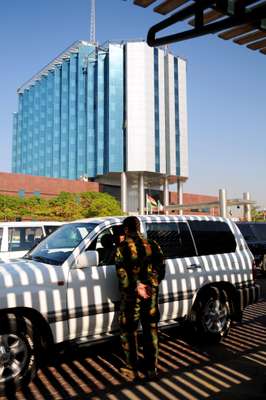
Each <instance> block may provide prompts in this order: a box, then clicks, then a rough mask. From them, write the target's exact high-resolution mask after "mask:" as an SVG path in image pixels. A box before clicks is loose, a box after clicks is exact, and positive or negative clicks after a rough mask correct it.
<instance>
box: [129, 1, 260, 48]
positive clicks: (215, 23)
mask: <svg viewBox="0 0 266 400" xmlns="http://www.w3.org/2000/svg"><path fill="white" fill-rule="evenodd" d="M133 3H134V4H135V5H137V6H140V7H148V6H153V7H154V6H155V7H154V8H153V10H154V12H156V13H159V14H162V15H169V16H168V17H167V18H166V19H164V20H163V21H161V22H159V23H158V24H156V25H154V26H152V27H151V28H150V29H149V32H148V35H147V42H148V44H149V45H150V46H162V45H166V44H169V43H174V42H179V41H182V40H187V39H192V38H194V37H199V36H203V35H207V34H210V33H216V34H218V36H219V37H220V38H222V39H224V40H230V39H232V41H233V42H234V43H237V44H239V45H246V46H247V47H248V48H249V49H251V50H259V51H260V52H261V53H262V54H266V1H261V0H216V1H214V0H133ZM178 22H187V23H188V24H189V25H190V26H191V27H190V28H189V29H187V30H185V31H181V32H178V33H175V34H170V35H165V36H160V37H157V34H158V33H161V31H163V30H164V29H166V28H169V27H172V26H173V25H175V24H177V23H178Z"/></svg>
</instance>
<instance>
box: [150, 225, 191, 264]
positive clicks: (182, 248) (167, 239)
mask: <svg viewBox="0 0 266 400" xmlns="http://www.w3.org/2000/svg"><path fill="white" fill-rule="evenodd" d="M146 230H147V237H148V239H153V240H155V241H156V242H157V243H158V244H159V245H160V247H161V249H162V251H163V254H164V257H165V258H177V257H192V256H195V255H196V252H195V247H194V244H193V240H192V237H191V234H190V231H189V228H188V226H187V224H186V223H185V222H180V223H178V224H177V223H175V222H163V223H156V222H151V223H148V222H147V223H146Z"/></svg>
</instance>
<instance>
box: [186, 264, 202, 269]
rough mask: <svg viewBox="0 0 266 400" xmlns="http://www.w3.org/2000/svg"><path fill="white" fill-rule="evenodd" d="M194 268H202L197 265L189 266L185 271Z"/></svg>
mask: <svg viewBox="0 0 266 400" xmlns="http://www.w3.org/2000/svg"><path fill="white" fill-rule="evenodd" d="M195 268H202V266H201V265H199V264H191V265H189V266H187V269H195Z"/></svg>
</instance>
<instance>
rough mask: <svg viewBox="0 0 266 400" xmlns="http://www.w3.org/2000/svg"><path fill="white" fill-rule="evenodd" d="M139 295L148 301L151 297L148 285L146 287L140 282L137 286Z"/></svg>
mask: <svg viewBox="0 0 266 400" xmlns="http://www.w3.org/2000/svg"><path fill="white" fill-rule="evenodd" d="M136 290H137V294H138V296H139V297H141V298H142V299H144V300H147V299H149V298H150V297H151V288H150V286H148V285H145V284H144V283H141V282H139V283H138V284H137V289H136Z"/></svg>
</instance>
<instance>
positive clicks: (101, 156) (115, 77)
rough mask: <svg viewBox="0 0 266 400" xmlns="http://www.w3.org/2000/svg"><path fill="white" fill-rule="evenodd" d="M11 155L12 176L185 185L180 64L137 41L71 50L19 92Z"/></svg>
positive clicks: (79, 46)
mask: <svg viewBox="0 0 266 400" xmlns="http://www.w3.org/2000/svg"><path fill="white" fill-rule="evenodd" d="M12 153H13V154H12V172H16V173H23V174H31V175H39V176H47V177H56V178H68V179H79V178H80V177H81V176H82V177H84V176H86V177H88V178H89V179H100V178H105V179H107V178H108V177H111V178H112V179H113V178H115V176H116V175H117V174H118V175H119V174H121V173H122V172H129V173H133V175H134V173H137V172H139V171H142V172H144V173H149V174H154V177H155V178H156V177H160V176H167V177H173V178H174V179H175V178H177V179H179V178H180V179H182V180H185V179H187V177H188V157H187V108H186V61H185V60H183V59H181V58H178V57H175V56H174V55H173V54H171V53H169V52H168V51H166V50H165V49H154V48H150V47H149V46H147V44H146V43H145V42H144V41H129V42H121V43H112V42H109V43H107V44H106V45H103V46H99V45H95V44H93V43H91V42H86V41H78V42H75V43H74V44H73V45H72V46H70V47H69V48H68V49H67V50H65V51H64V52H63V53H62V54H60V55H59V56H58V57H57V58H56V59H55V60H53V61H52V62H51V63H49V64H48V65H47V66H46V67H45V68H43V69H42V70H41V71H40V72H39V73H37V74H36V75H35V76H34V77H33V78H32V79H30V80H29V81H28V82H26V83H25V84H24V85H23V86H22V87H21V88H19V90H18V112H17V113H14V119H13V146H12ZM150 176H151V175H150ZM111 178H110V179H111Z"/></svg>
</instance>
